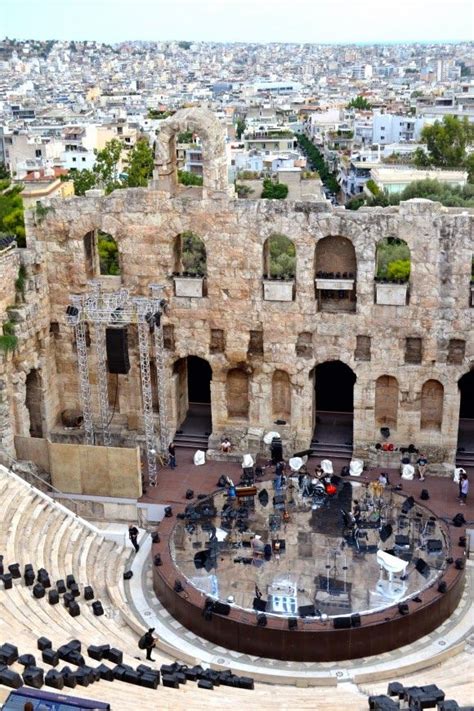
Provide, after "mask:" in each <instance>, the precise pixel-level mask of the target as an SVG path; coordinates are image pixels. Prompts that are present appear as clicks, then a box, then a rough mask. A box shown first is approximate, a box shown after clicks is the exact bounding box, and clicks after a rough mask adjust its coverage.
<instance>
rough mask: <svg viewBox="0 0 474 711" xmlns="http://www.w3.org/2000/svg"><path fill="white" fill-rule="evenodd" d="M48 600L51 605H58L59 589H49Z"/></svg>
mask: <svg viewBox="0 0 474 711" xmlns="http://www.w3.org/2000/svg"><path fill="white" fill-rule="evenodd" d="M48 602H49V604H50V605H57V604H58V602H59V593H58V591H57V590H48Z"/></svg>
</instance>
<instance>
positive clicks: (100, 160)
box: [93, 138, 123, 193]
mask: <svg viewBox="0 0 474 711" xmlns="http://www.w3.org/2000/svg"><path fill="white" fill-rule="evenodd" d="M94 153H95V157H96V162H95V164H94V168H93V170H94V173H95V174H96V175H97V184H98V185H101V186H102V187H103V188H104V190H105V192H106V193H111V192H112V190H115V189H116V188H120V187H123V185H121V184H120V180H119V161H120V155H121V153H122V142H121V141H119V140H118V138H112V140H111V141H108V142H107V143H106V144H105V147H104V148H103V149H102V150H101V151H98V150H95V151H94Z"/></svg>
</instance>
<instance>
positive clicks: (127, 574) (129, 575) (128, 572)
mask: <svg viewBox="0 0 474 711" xmlns="http://www.w3.org/2000/svg"><path fill="white" fill-rule="evenodd" d="M130 578H133V570H126V571H125V573H124V574H123V579H124V580H130Z"/></svg>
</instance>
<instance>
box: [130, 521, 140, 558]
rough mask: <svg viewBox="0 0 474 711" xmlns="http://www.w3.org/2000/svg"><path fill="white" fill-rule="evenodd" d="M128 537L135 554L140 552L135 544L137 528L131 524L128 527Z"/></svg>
mask: <svg viewBox="0 0 474 711" xmlns="http://www.w3.org/2000/svg"><path fill="white" fill-rule="evenodd" d="M128 537H129V538H130V540H131V541H132V546H133V547H134V548H135V553H138V551H139V550H140V546H139V545H138V543H137V538H138V528H137V527H136V526H135V525H134V524H133V523H131V524H130V526H129V527H128Z"/></svg>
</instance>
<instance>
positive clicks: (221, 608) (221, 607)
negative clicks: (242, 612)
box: [212, 600, 230, 617]
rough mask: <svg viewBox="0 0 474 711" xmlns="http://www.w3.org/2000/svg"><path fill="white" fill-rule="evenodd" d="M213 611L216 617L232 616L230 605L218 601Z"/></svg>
mask: <svg viewBox="0 0 474 711" xmlns="http://www.w3.org/2000/svg"><path fill="white" fill-rule="evenodd" d="M212 611H213V612H215V613H216V615H224V617H227V615H229V614H230V605H227V604H226V603H224V602H219V600H216V601H215V603H214V604H213V606H212Z"/></svg>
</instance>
